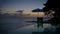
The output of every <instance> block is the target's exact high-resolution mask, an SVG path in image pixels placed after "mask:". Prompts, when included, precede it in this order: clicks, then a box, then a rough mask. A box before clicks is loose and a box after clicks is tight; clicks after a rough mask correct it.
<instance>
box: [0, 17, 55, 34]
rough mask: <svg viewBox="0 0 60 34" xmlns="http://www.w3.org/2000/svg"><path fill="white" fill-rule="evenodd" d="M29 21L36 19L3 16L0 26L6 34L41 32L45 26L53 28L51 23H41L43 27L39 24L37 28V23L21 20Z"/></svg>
mask: <svg viewBox="0 0 60 34" xmlns="http://www.w3.org/2000/svg"><path fill="white" fill-rule="evenodd" d="M27 20H29V21H31V20H36V19H22V18H3V19H2V21H0V22H2V23H1V24H0V26H1V27H2V30H3V32H5V31H6V32H7V34H31V33H32V32H36V31H37V32H43V31H44V30H45V29H46V28H48V29H49V30H55V27H54V26H52V25H51V24H43V28H42V27H41V26H40V27H39V28H37V24H36V23H33V22H31V23H30V22H29V23H26V22H23V21H27Z"/></svg>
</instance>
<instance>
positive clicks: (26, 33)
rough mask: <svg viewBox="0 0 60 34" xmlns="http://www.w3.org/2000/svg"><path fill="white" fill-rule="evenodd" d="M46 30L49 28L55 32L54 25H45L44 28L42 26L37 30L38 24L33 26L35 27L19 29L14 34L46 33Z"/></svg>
mask: <svg viewBox="0 0 60 34" xmlns="http://www.w3.org/2000/svg"><path fill="white" fill-rule="evenodd" d="M45 28H48V29H50V30H53V31H54V30H55V28H54V26H53V27H52V25H50V24H43V28H42V27H41V26H40V27H39V28H37V24H33V25H29V26H25V27H22V28H19V29H17V30H16V31H15V32H14V33H19V34H31V33H32V32H44V31H45ZM51 28H53V29H51Z"/></svg>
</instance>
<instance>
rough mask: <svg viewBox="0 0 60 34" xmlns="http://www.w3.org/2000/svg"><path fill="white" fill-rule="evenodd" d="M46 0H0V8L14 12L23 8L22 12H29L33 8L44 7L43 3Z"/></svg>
mask: <svg viewBox="0 0 60 34" xmlns="http://www.w3.org/2000/svg"><path fill="white" fill-rule="evenodd" d="M46 1H47V0H0V9H1V10H2V12H3V13H4V12H5V13H6V12H7V11H9V12H11V13H12V12H15V11H18V10H24V12H30V11H31V10H33V9H36V8H40V9H42V8H43V7H44V5H43V4H44V3H46Z"/></svg>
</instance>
